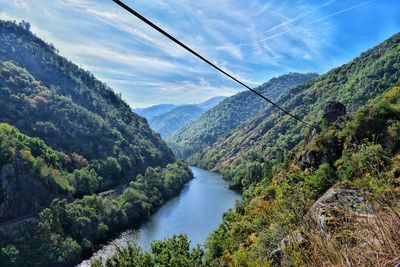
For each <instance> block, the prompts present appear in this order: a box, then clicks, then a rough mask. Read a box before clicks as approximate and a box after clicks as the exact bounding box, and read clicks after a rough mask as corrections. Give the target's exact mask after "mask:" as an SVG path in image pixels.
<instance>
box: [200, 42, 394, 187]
mask: <svg viewBox="0 0 400 267" xmlns="http://www.w3.org/2000/svg"><path fill="white" fill-rule="evenodd" d="M399 66H400V34H396V35H394V36H393V37H391V38H390V39H388V40H386V41H385V42H383V43H382V44H380V45H378V46H377V47H375V48H373V49H370V50H368V51H367V52H365V53H362V54H361V55H360V56H359V57H357V58H355V59H354V60H352V61H351V62H350V63H348V64H345V65H343V66H341V67H339V68H336V69H333V70H331V71H329V72H328V73H326V74H324V75H322V76H320V77H318V78H316V79H314V80H313V81H310V82H308V83H305V84H303V85H300V86H298V87H295V88H293V89H291V90H289V91H287V92H286V93H285V94H284V95H283V96H282V97H281V98H280V99H279V101H278V103H279V105H281V106H282V107H283V108H285V109H286V110H290V111H291V112H293V113H294V114H296V115H298V116H299V117H300V118H303V119H304V120H305V121H309V122H311V123H312V122H314V121H318V118H320V117H321V114H322V112H323V110H324V105H325V104H326V102H327V101H340V102H342V103H343V104H344V105H345V106H346V107H347V109H348V110H349V111H354V110H356V109H357V108H358V107H359V106H361V105H363V104H365V103H366V102H367V101H368V100H369V99H371V98H374V97H376V96H378V95H379V94H381V93H382V92H383V91H385V90H387V89H388V88H390V87H392V86H394V85H396V84H397V83H398V82H399V79H400V68H399ZM307 131H308V129H307V127H305V126H304V125H302V124H300V123H298V122H296V121H293V119H291V118H288V117H287V116H283V115H282V113H280V112H277V110H276V109H275V108H267V109H265V110H263V111H262V112H260V113H259V114H258V115H257V116H256V117H255V118H254V119H252V120H251V121H249V122H248V123H246V124H245V125H243V126H242V127H240V128H238V129H237V131H235V132H234V133H232V134H231V135H230V136H228V137H227V138H226V139H224V140H221V141H220V142H218V143H216V144H215V145H214V146H213V147H212V148H210V149H206V150H204V151H203V152H201V153H199V154H198V155H196V156H195V157H194V160H193V162H194V163H195V164H197V165H199V166H202V167H206V168H209V169H214V170H219V171H221V173H222V174H223V175H224V176H226V177H230V179H232V180H233V184H235V185H237V186H239V187H240V186H241V184H242V182H243V180H244V179H245V176H246V174H245V173H244V172H243V170H244V169H247V168H248V167H250V166H255V165H258V163H262V162H266V161H271V160H274V161H279V160H280V159H282V158H283V157H285V155H286V154H285V152H284V151H288V150H290V149H291V148H293V147H294V146H295V145H296V144H298V143H299V142H300V141H301V140H302V139H303V137H304V135H305V134H306V132H307ZM246 166H248V167H246ZM239 170H240V171H239ZM245 183H247V182H245Z"/></svg>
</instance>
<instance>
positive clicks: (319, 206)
mask: <svg viewBox="0 0 400 267" xmlns="http://www.w3.org/2000/svg"><path fill="white" fill-rule="evenodd" d="M308 215H309V218H310V219H311V220H312V222H313V223H315V224H316V226H317V227H318V228H319V230H321V231H322V232H324V233H326V234H329V232H330V231H332V230H334V229H335V228H337V227H339V226H340V225H341V224H342V223H343V222H344V221H345V220H346V218H349V217H353V218H354V217H360V218H365V217H372V216H374V215H373V209H372V206H371V204H370V203H368V201H367V200H366V199H365V197H364V196H363V194H362V193H361V192H359V191H357V190H356V189H354V188H350V187H347V186H346V185H341V186H338V187H334V188H331V189H330V190H328V191H327V192H326V193H325V194H324V195H323V196H321V197H320V198H319V199H318V200H317V201H316V202H315V203H314V205H313V206H312V207H311V208H310V210H309V213H308Z"/></svg>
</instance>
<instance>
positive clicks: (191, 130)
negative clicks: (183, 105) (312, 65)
mask: <svg viewBox="0 0 400 267" xmlns="http://www.w3.org/2000/svg"><path fill="white" fill-rule="evenodd" d="M316 76H317V75H316V74H312V73H311V74H299V73H290V74H287V75H282V76H280V77H277V78H273V79H271V80H270V81H268V82H267V83H265V84H263V85H261V86H259V87H257V88H256V90H257V91H258V92H260V93H262V94H264V95H265V96H267V97H269V98H271V99H277V98H278V97H279V96H280V95H281V94H282V93H283V92H284V91H285V90H288V89H289V88H292V87H294V86H296V85H299V84H301V83H303V82H305V81H308V80H310V79H313V78H315V77H316ZM267 105H268V104H267V103H266V102H265V101H264V100H262V99H261V98H259V97H257V96H256V95H255V94H254V93H252V92H249V91H245V92H241V93H238V94H236V95H234V96H231V97H228V98H227V99H225V100H224V101H222V102H221V103H219V104H218V105H217V106H215V107H214V108H212V109H210V110H209V111H207V112H206V113H204V114H203V115H202V116H201V117H200V118H198V119H197V120H196V121H194V122H192V123H191V124H189V125H187V126H186V127H184V128H183V129H182V130H180V131H178V132H176V133H174V134H173V135H172V136H170V137H168V138H167V142H168V144H169V145H170V146H171V147H172V149H173V150H174V152H175V155H176V156H177V157H178V158H186V157H189V156H191V155H193V154H194V153H196V152H199V151H201V150H202V149H204V148H206V147H208V146H210V145H212V144H214V143H215V142H217V141H219V140H222V139H223V138H224V137H225V136H226V135H227V134H229V133H230V132H231V131H232V130H233V129H235V128H236V127H237V126H239V125H240V124H242V123H243V122H245V121H246V120H248V119H250V118H252V117H253V116H255V115H256V114H257V113H258V112H260V111H261V110H262V109H264V108H265V107H266V106H267Z"/></svg>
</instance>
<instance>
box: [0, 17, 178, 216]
mask: <svg viewBox="0 0 400 267" xmlns="http://www.w3.org/2000/svg"><path fill="white" fill-rule="evenodd" d="M0 43H1V47H0V122H4V123H8V124H10V125H12V126H14V127H16V128H17V129H18V131H20V132H21V133H22V134H24V135H26V136H27V137H26V138H30V137H37V138H38V139H37V140H38V144H39V143H40V144H41V142H42V141H43V142H44V143H45V144H46V145H47V146H48V147H50V148H51V149H53V150H54V151H56V152H57V153H62V154H63V155H65V157H66V158H67V160H66V161H68V164H65V165H64V166H62V168H61V167H60V166H53V165H48V163H47V162H46V161H44V163H43V164H45V165H47V167H46V168H44V167H43V168H42V167H40V166H39V167H38V168H37V169H38V171H39V174H38V175H34V174H32V173H31V175H30V178H33V177H35V176H38V177H42V178H43V177H45V178H43V179H45V180H46V179H47V180H48V181H47V180H46V182H45V183H53V182H52V180H54V179H56V181H64V182H65V183H66V184H65V186H64V187H65V188H63V190H59V189H54V188H55V187H59V186H55V187H47V189H48V191H47V196H46V194H45V190H42V189H43V187H42V186H41V185H40V184H37V185H38V187H37V188H36V189H35V188H30V190H32V192H34V194H37V195H32V196H31V198H32V199H35V198H37V199H44V200H46V201H44V200H43V201H42V200H40V201H38V202H37V203H34V204H32V205H30V204H29V203H27V202H29V200H27V199H26V198H24V197H23V194H24V193H26V192H24V188H25V187H15V186H16V185H14V184H12V183H11V182H10V181H8V182H7V179H2V180H0V188H1V189H2V192H9V193H10V194H1V195H2V200H3V201H5V202H7V203H12V202H15V203H20V209H10V211H11V210H15V212H14V213H12V212H8V213H7V214H6V215H4V216H1V218H0V219H4V218H12V217H15V216H18V215H21V214H23V213H24V212H34V211H37V209H38V208H39V207H40V206H43V205H45V202H47V204H48V202H49V200H51V198H53V197H55V196H56V195H58V193H60V194H59V195H60V196H66V195H67V194H66V193H68V194H73V195H75V196H82V195H84V194H91V193H93V192H98V191H101V190H105V189H108V188H110V187H111V186H116V185H119V184H121V183H126V182H127V181H129V180H133V179H135V177H136V176H137V175H138V174H140V173H143V172H144V171H145V170H146V169H147V168H148V167H150V166H154V167H158V166H166V165H167V164H168V163H171V162H173V161H174V156H173V154H172V151H171V150H170V149H169V148H168V146H167V145H166V144H165V143H164V141H162V139H161V138H160V136H159V135H158V134H156V133H155V132H153V131H152V130H151V129H150V127H149V126H148V124H147V121H146V120H145V119H143V118H142V117H139V116H138V115H136V114H134V113H132V111H131V110H130V108H129V106H128V105H127V104H126V103H125V102H124V101H123V100H122V99H120V98H119V97H118V96H117V95H116V94H115V93H114V92H113V91H112V90H111V89H110V88H109V87H107V86H106V85H105V84H103V83H101V82H100V81H98V80H97V79H96V78H95V77H94V76H93V75H92V74H90V73H89V72H86V71H84V70H82V69H80V68H79V67H78V66H76V65H75V64H73V63H72V62H70V61H68V60H67V59H65V58H63V57H61V56H59V55H58V54H57V53H56V50H55V49H54V47H52V46H51V45H48V44H46V43H45V42H43V41H42V40H40V39H39V38H38V37H36V36H34V35H33V34H32V33H31V32H30V31H29V28H27V26H26V24H19V25H17V24H15V23H11V22H5V21H0ZM7 139H8V138H6V137H4V138H3V139H2V140H1V141H2V144H1V145H6V144H7V143H6V142H7V141H8V140H7ZM34 140H36V139H34ZM39 141H40V142H39ZM35 142H36V141H35ZM14 143H17V142H16V141H15V142H14ZM44 143H43V144H44ZM6 146H7V147H9V149H11V151H13V153H14V154H15V155H14V154H13V153H11V155H14V156H15V157H16V159H17V160H16V162H15V164H16V165H15V164H14V165H15V166H20V165H21V164H20V161H19V160H18V159H19V158H20V156H19V155H20V154H21V153H22V152H21V148H13V147H12V146H8V145H6ZM17 146H18V147H19V146H20V145H17ZM41 146H42V145H41ZM9 149H8V150H9ZM32 149H37V148H32ZM32 149H30V150H29V151H25V152H24V153H25V154H27V155H25V156H26V157H28V156H29V153H30V152H33V150H32ZM8 150H7V151H8ZM47 150H48V149H46V151H47ZM49 151H50V150H49ZM56 152H54V153H56ZM54 153H51V154H54ZM1 156H4V155H1ZM46 156H49V155H35V154H34V153H33V157H34V158H35V160H32V162H33V161H35V162H36V160H37V159H36V158H37V157H38V158H40V159H43V158H45V157H46ZM28 158H30V156H29V157H28ZM0 163H1V165H0V171H1V173H0V174H1V175H2V176H3V178H4V177H5V176H4V175H8V174H10V173H11V167H10V166H8V164H11V163H5V162H0ZM38 164H39V163H38ZM40 164H42V163H41V162H40ZM43 164H42V165H43ZM15 166H14V167H15ZM26 166H28V165H26ZM17 169H18V168H17ZM79 170H82V172H79ZM19 171H20V172H18V171H17V172H16V173H14V174H15V176H17V177H16V178H17V180H18V179H23V177H26V176H29V175H28V174H26V172H25V171H24V170H19ZM43 172H48V173H49V175H44V174H43ZM28 173H29V172H28ZM19 176H20V177H19ZM67 178H68V179H67ZM38 179H39V178H38ZM57 179H58V180H57ZM36 180H37V179H36ZM14 182H16V181H14ZM32 184H34V183H32ZM56 184H57V183H56ZM51 188H53V189H54V190H53V189H51ZM50 189H51V190H50ZM35 190H36V191H35ZM53 191H54V192H53ZM18 192H19V193H18ZM40 194H41V195H43V196H39V195H40ZM24 201H25V202H26V203H25V204H26V205H23V204H21V203H22V202H24ZM31 201H32V200H31ZM28 204H29V205H28ZM7 207H8V206H7V205H5V206H4V205H1V208H0V209H2V210H0V213H2V212H3V211H4V212H7V211H6V209H7ZM4 214H5V213H4Z"/></svg>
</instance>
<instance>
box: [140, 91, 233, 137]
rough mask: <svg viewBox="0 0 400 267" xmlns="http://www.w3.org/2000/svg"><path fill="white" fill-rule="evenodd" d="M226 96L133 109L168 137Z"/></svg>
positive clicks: (163, 135)
mask: <svg viewBox="0 0 400 267" xmlns="http://www.w3.org/2000/svg"><path fill="white" fill-rule="evenodd" d="M199 92H201V88H199ZM225 98H226V97H224V96H217V97H213V98H210V99H208V100H206V101H204V102H202V103H199V104H191V105H173V104H160V105H155V106H151V107H148V108H137V109H133V111H134V112H136V113H137V114H139V115H141V116H143V117H145V118H146V119H147V121H148V122H149V124H150V126H151V127H152V128H153V129H154V130H155V131H156V132H158V133H160V134H161V136H162V137H164V138H166V137H168V136H170V135H171V134H173V133H174V132H176V131H179V130H180V129H182V128H183V127H184V126H186V125H187V124H189V123H190V122H192V121H194V120H196V119H197V118H198V117H200V116H201V114H203V113H204V112H206V111H207V110H209V109H210V108H213V107H214V106H216V105H217V104H218V103H219V102H221V101H222V100H224V99H225Z"/></svg>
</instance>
